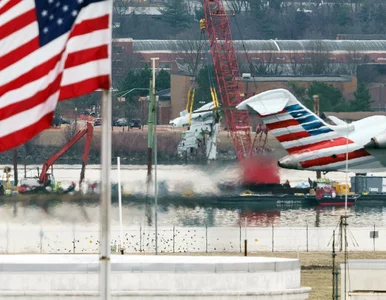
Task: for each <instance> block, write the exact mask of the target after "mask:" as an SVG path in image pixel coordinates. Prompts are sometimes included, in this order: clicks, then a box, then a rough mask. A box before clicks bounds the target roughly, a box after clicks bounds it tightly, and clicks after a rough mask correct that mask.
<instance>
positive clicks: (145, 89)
mask: <svg viewBox="0 0 386 300" xmlns="http://www.w3.org/2000/svg"><path fill="white" fill-rule="evenodd" d="M136 90H140V91H148V90H149V88H132V89H131V90H125V91H121V92H120V93H122V95H119V97H120V98H122V97H125V96H126V95H128V94H130V93H131V92H133V91H136ZM118 94H119V93H118Z"/></svg>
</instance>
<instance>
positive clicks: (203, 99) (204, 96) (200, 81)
mask: <svg viewBox="0 0 386 300" xmlns="http://www.w3.org/2000/svg"><path fill="white" fill-rule="evenodd" d="M211 81H212V82H213V84H214V85H215V87H216V90H217V80H216V74H215V72H214V69H213V66H212V65H208V66H205V67H204V68H202V69H201V70H200V71H199V72H198V76H197V85H198V88H197V89H196V93H195V97H194V105H193V108H194V109H197V108H199V107H201V106H203V105H204V104H205V103H209V102H212V97H211V94H210V86H211V84H210V82H211ZM217 97H218V98H219V101H221V99H220V95H219V93H217Z"/></svg>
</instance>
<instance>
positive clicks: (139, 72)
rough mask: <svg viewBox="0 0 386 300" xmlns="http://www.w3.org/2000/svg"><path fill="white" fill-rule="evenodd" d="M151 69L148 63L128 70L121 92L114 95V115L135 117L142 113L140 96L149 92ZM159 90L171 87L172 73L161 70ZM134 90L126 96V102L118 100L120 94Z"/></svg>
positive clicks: (157, 85)
mask: <svg viewBox="0 0 386 300" xmlns="http://www.w3.org/2000/svg"><path fill="white" fill-rule="evenodd" d="M151 76H152V71H151V69H150V68H149V67H148V66H147V65H146V66H145V68H143V69H133V70H130V71H129V72H127V74H126V76H125V77H124V78H123V80H122V81H121V83H120V85H119V92H117V93H116V94H115V95H113V103H114V105H113V116H114V117H126V118H134V117H138V115H139V114H140V103H139V101H137V100H138V97H140V96H147V95H148V94H149V91H148V89H149V85H150V78H151ZM156 88H157V90H161V89H167V88H170V74H169V72H167V71H165V70H160V71H159V72H158V73H157V75H156ZM130 90H132V91H131V92H130V93H129V94H126V95H125V96H124V98H125V101H124V102H117V98H118V97H119V96H120V95H124V94H125V93H126V92H128V91H130Z"/></svg>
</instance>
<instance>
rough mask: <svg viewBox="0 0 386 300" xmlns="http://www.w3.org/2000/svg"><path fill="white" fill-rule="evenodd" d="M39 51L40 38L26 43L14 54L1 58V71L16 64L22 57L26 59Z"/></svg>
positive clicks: (10, 53) (13, 52)
mask: <svg viewBox="0 0 386 300" xmlns="http://www.w3.org/2000/svg"><path fill="white" fill-rule="evenodd" d="M37 49H39V38H38V37H36V38H34V39H33V40H31V41H29V42H27V43H25V44H24V45H22V46H20V47H19V48H16V49H15V50H13V51H12V52H9V53H8V54H6V55H4V56H2V57H0V71H1V70H4V69H5V68H8V67H9V66H10V65H12V64H14V63H15V62H17V61H18V60H20V58H21V57H25V56H27V55H28V54H30V53H32V52H34V51H35V50H37Z"/></svg>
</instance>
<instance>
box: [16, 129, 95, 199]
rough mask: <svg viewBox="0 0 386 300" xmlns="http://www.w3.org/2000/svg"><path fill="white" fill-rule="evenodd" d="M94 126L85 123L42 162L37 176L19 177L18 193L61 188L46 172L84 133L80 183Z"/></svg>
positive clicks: (80, 182) (51, 175)
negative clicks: (84, 125) (84, 140)
mask: <svg viewBox="0 0 386 300" xmlns="http://www.w3.org/2000/svg"><path fill="white" fill-rule="evenodd" d="M93 131H94V127H93V126H92V125H91V123H87V125H86V127H85V128H83V129H82V130H79V131H78V132H77V133H76V134H75V135H74V136H73V137H72V138H71V139H70V140H69V141H68V142H67V143H66V144H65V145H64V146H63V147H62V148H61V149H60V150H59V151H58V152H56V153H55V154H54V155H52V156H51V157H50V158H49V159H47V161H46V162H45V163H44V164H43V167H42V171H41V173H40V175H38V177H26V178H21V179H20V187H19V193H28V192H34V193H35V192H40V191H45V190H46V188H48V187H49V188H51V190H52V191H58V190H60V189H61V187H60V184H59V183H56V182H55V177H54V175H53V174H51V173H48V170H49V168H50V167H51V166H52V165H53V164H54V163H55V161H56V160H57V159H58V158H59V157H61V156H62V155H63V154H64V153H66V152H67V151H68V150H70V149H71V147H72V146H74V145H75V144H76V143H77V142H78V141H79V140H80V139H81V138H82V137H83V136H84V135H86V142H85V146H84V152H83V156H82V170H81V172H80V180H79V186H80V185H81V184H82V181H83V179H84V175H85V169H86V165H87V161H88V154H89V152H90V147H91V140H92V135H93ZM74 189H75V183H74V182H73V184H72V186H70V187H69V188H68V189H67V191H70V190H74ZM64 192H66V191H64Z"/></svg>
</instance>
